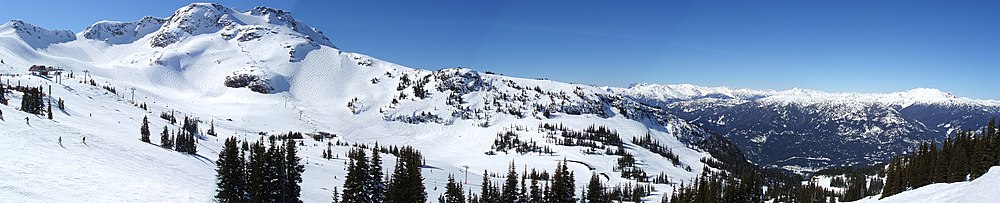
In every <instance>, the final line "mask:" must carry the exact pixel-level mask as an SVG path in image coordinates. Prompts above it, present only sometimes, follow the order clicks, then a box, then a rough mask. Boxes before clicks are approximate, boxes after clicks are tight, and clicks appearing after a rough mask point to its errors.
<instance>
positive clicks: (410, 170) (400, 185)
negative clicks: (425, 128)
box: [386, 146, 427, 203]
mask: <svg viewBox="0 0 1000 203" xmlns="http://www.w3.org/2000/svg"><path fill="white" fill-rule="evenodd" d="M421 168H423V156H422V155H420V152H418V151H417V150H416V149H413V147H410V146H406V147H403V148H402V149H400V150H399V158H398V159H397V160H396V169H395V170H394V171H393V173H392V181H390V183H389V192H388V193H387V195H386V202H389V203H410V202H427V192H426V191H425V189H424V183H423V181H424V178H423V175H421V172H420V170H421Z"/></svg>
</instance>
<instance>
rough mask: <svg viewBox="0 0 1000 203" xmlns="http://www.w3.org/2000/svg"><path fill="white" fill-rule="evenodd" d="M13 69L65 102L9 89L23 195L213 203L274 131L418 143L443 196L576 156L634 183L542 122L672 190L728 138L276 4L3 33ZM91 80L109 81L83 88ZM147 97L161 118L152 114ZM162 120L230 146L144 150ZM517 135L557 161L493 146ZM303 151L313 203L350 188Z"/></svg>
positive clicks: (13, 165) (11, 190)
mask: <svg viewBox="0 0 1000 203" xmlns="http://www.w3.org/2000/svg"><path fill="white" fill-rule="evenodd" d="M345 29H349V28H345ZM27 30H31V32H26V31H27ZM25 33H27V34H25ZM32 36H34V37H32ZM0 59H2V60H3V63H2V64H0V73H4V74H7V75H4V76H2V77H0V80H2V82H3V83H6V84H10V85H15V84H20V85H23V86H34V87H38V86H41V87H43V88H44V89H45V90H46V91H50V90H51V97H47V98H45V100H46V101H54V100H57V99H63V100H65V104H66V110H65V111H57V112H56V113H55V115H54V119H53V120H48V119H46V118H45V117H43V116H36V115H28V114H25V113H23V112H20V111H18V110H17V109H16V108H17V107H19V106H20V105H19V104H20V99H21V93H20V92H17V91H10V92H8V93H6V96H7V97H8V98H11V99H12V100H11V101H10V105H0V111H2V112H3V114H2V116H3V120H2V121H0V123H2V124H0V153H2V154H4V156H2V157H0V163H2V164H0V196H3V197H5V198H7V200H14V201H39V202H76V201H83V202H120V201H127V202H146V201H163V200H171V201H182V202H207V201H210V200H211V198H212V196H213V195H214V188H215V186H214V181H215V179H214V174H215V173H214V169H215V166H214V160H215V159H216V158H217V157H218V154H217V152H218V151H219V149H220V147H221V141H222V140H223V139H224V138H226V137H230V136H238V137H241V138H245V139H247V140H256V139H257V138H258V137H259V134H260V133H267V134H277V133H281V132H288V131H299V132H330V133H335V134H337V135H338V137H337V138H336V139H337V140H339V141H345V142H349V143H352V144H354V143H364V144H369V145H370V144H374V143H376V142H377V143H379V144H381V145H383V146H385V145H396V146H402V145H411V146H414V147H415V148H417V149H419V150H421V151H422V152H423V154H424V156H425V157H426V158H427V167H426V168H425V169H424V172H423V174H424V175H425V178H426V179H425V181H424V183H425V184H426V185H427V192H428V194H429V196H430V197H431V198H432V199H433V198H436V197H437V196H438V194H440V193H441V192H442V189H440V188H443V185H444V184H445V182H446V178H447V176H448V174H456V175H458V174H464V173H466V170H465V166H468V167H469V168H468V170H467V173H468V178H469V183H470V184H468V185H466V188H467V189H472V190H476V191H478V190H479V188H478V185H480V183H479V180H481V179H482V176H483V175H485V174H482V172H483V171H484V170H489V171H490V172H491V173H501V174H502V172H503V171H505V170H506V168H507V166H508V164H509V163H510V162H511V161H513V162H515V163H516V165H517V166H518V170H522V169H525V168H524V167H527V168H536V169H538V170H549V171H551V170H553V169H554V168H555V165H556V163H557V162H558V161H560V160H563V159H567V160H570V161H572V164H570V166H569V168H570V169H571V170H572V171H574V173H575V174H576V177H577V179H576V182H577V184H578V187H577V188H580V187H582V186H583V185H584V184H585V183H586V182H587V181H588V180H587V177H589V174H591V173H600V174H605V175H606V176H602V177H607V180H604V181H607V182H608V183H609V185H616V184H623V183H630V182H631V183H634V182H635V180H629V179H625V178H621V175H620V174H621V172H619V171H617V170H615V169H614V168H615V165H614V164H615V163H616V160H617V158H619V157H620V156H619V155H611V154H607V153H604V152H603V151H597V152H587V151H586V148H584V147H581V146H565V145H560V144H558V142H556V141H558V140H559V136H562V135H560V133H559V132H558V131H554V130H547V129H543V128H542V127H541V126H542V125H543V124H551V125H562V126H565V127H566V128H567V130H572V131H578V132H579V131H584V129H586V128H588V127H590V126H603V127H607V128H609V129H611V130H613V131H615V132H617V134H618V135H619V136H620V137H621V140H622V142H623V146H624V149H625V151H626V152H628V153H630V154H632V155H634V156H635V158H636V159H637V165H638V166H639V167H640V168H642V169H643V170H644V171H645V172H646V173H647V174H648V175H649V176H653V175H657V174H664V175H667V176H669V177H670V178H671V182H672V183H678V182H680V181H684V180H690V179H691V178H693V177H694V176H696V175H697V174H699V173H700V172H701V170H702V167H701V166H702V165H703V164H702V163H701V162H700V159H702V158H706V157H710V154H709V153H708V152H707V150H702V149H699V147H697V146H703V145H704V146H708V145H711V144H718V143H705V142H709V141H708V140H706V139H705V136H706V135H708V132H706V131H704V130H703V129H702V128H700V127H697V126H694V125H690V124H688V123H687V122H686V121H685V120H683V119H680V118H678V117H676V116H673V115H671V114H668V113H664V112H662V111H660V110H658V109H657V108H656V107H654V106H649V105H645V104H642V103H640V102H636V101H635V100H632V99H630V98H626V97H621V96H618V95H617V94H615V93H614V92H611V91H608V90H607V89H606V88H600V87H593V86H586V85H574V84H568V83H561V82H554V81H548V80H531V79H522V78H513V77H506V76H499V75H492V74H480V73H478V72H476V71H473V70H470V69H462V68H450V69H442V70H438V71H429V70H420V69H412V68H408V67H405V66H401V65H397V64H392V63H389V62H386V61H382V60H378V59H376V58H372V57H369V56H366V55H363V54H358V53H349V52H344V51H341V50H339V49H337V48H336V47H334V46H333V45H332V44H330V42H329V40H328V39H327V38H326V37H325V36H324V35H323V34H322V33H321V32H319V31H317V30H316V29H314V28H312V27H309V26H307V25H305V24H304V23H302V22H300V21H297V20H295V19H294V18H292V16H291V15H290V14H289V13H288V12H284V11H280V10H276V9H271V8H264V7H258V8H254V9H251V10H250V11H245V12H241V11H238V10H235V9H231V8H226V7H224V6H221V5H218V4H203V3H197V4H191V5H189V6H185V7H183V8H180V9H178V10H177V11H176V12H174V13H173V15H171V16H170V17H168V18H156V17H146V18H143V19H141V20H139V21H137V22H111V21H103V22H98V23H96V24H94V25H92V26H90V27H89V28H87V29H86V30H84V31H83V32H80V33H77V34H75V35H73V34H66V33H65V32H62V31H47V30H45V29H41V28H35V27H33V26H29V25H28V24H26V23H23V22H20V21H12V22H11V23H8V24H5V25H4V26H0ZM32 65H46V66H54V67H58V68H62V69H65V70H66V73H65V74H64V75H68V74H72V75H74V76H75V77H73V78H64V80H63V81H62V82H61V83H57V82H56V81H57V80H56V79H55V78H46V77H39V76H33V75H27V73H28V71H27V69H28V67H30V66H32ZM91 80H93V81H94V83H95V85H91V84H85V83H84V82H90V81H91ZM50 86H51V88H49V87H50ZM101 86H107V87H113V88H114V89H116V90H117V91H115V92H112V91H110V90H106V89H103V88H102V87H101ZM133 92H134V93H133ZM133 95H134V98H135V103H144V104H146V105H148V107H149V109H148V110H144V109H140V108H137V107H136V106H135V105H134V104H133V103H132V101H131V100H132V97H133ZM161 112H177V113H178V115H184V116H190V117H194V118H198V120H200V121H201V126H202V128H203V129H204V128H205V126H208V125H209V124H214V125H215V127H216V129H217V131H218V134H219V137H213V136H204V137H202V139H201V140H200V142H199V143H198V148H199V151H198V154H197V155H185V154H181V153H176V152H173V151H170V150H165V149H161V148H160V147H159V146H157V144H159V142H158V139H156V136H155V135H154V138H153V143H152V144H147V143H143V142H140V141H139V140H138V138H139V126H140V123H141V122H140V121H141V120H142V117H143V116H147V117H149V120H150V121H151V122H152V124H151V129H152V130H153V132H154V134H155V132H159V131H160V129H162V127H163V126H169V128H170V129H171V130H176V129H177V127H178V126H175V125H171V124H167V123H166V121H164V120H163V119H160V118H158V115H160V113H161ZM505 132H512V133H514V134H516V136H517V137H518V138H519V140H521V141H524V140H529V141H534V142H536V143H537V144H538V145H539V146H544V147H548V148H550V149H551V150H552V151H553V153H552V154H545V153H515V152H513V151H510V153H504V152H501V151H499V150H497V149H494V148H493V147H492V146H493V143H494V140H495V139H496V138H497V135H498V134H500V133H505ZM647 134H649V135H650V136H651V137H652V139H654V140H656V141H658V143H660V144H661V146H660V147H663V148H665V149H670V150H672V153H674V154H676V155H677V156H678V157H679V159H678V160H677V163H673V161H672V160H670V159H669V158H667V157H665V156H663V155H660V154H656V153H654V152H653V151H651V150H649V149H648V147H644V146H640V145H638V144H637V143H633V142H632V141H631V140H632V138H633V137H639V136H645V135H647ZM83 137H87V139H86V140H87V141H86V144H84V143H83ZM60 140H61V143H60ZM303 141H304V143H305V147H303V148H302V151H301V152H300V154H299V156H300V157H303V162H304V163H306V172H305V174H304V176H305V177H304V179H305V180H304V182H303V183H302V185H303V192H302V198H303V199H304V200H306V202H329V200H330V198H331V195H332V191H331V190H332V189H333V188H335V187H340V186H341V184H342V181H343V178H344V175H345V171H344V164H345V162H346V161H345V160H344V159H343V158H342V157H344V156H343V154H344V152H346V150H348V148H347V147H336V148H335V150H334V151H335V152H336V153H335V154H338V155H340V156H339V158H337V159H333V160H325V159H322V158H320V155H321V154H322V150H324V149H326V147H325V146H324V145H325V144H326V142H318V141H314V140H311V139H306V140H303ZM489 154H495V155H489ZM386 156H388V155H386ZM384 160H394V158H393V157H391V156H390V157H385V158H384ZM386 162H387V163H386V166H385V168H392V163H391V161H386ZM494 181H497V179H494ZM654 187H655V188H656V191H654V192H653V194H654V195H652V196H650V197H647V198H646V199H647V200H649V201H657V200H659V195H662V194H664V193H668V192H670V191H671V189H670V184H654ZM578 192H580V191H579V190H578Z"/></svg>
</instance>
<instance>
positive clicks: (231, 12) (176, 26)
mask: <svg viewBox="0 0 1000 203" xmlns="http://www.w3.org/2000/svg"><path fill="white" fill-rule="evenodd" d="M261 29H266V30H267V31H268V32H258V31H260V30H261ZM220 32H221V33H220ZM245 32H257V33H254V34H251V35H254V36H257V35H259V33H265V34H266V33H272V34H276V33H282V34H291V35H295V36H298V37H300V38H304V39H306V40H308V41H309V42H314V43H317V44H320V45H326V46H329V47H333V44H332V43H330V40H329V38H327V37H326V36H324V35H323V33H322V32H320V31H318V30H316V29H315V28H313V27H309V26H307V25H305V24H304V23H302V22H300V21H298V20H295V18H294V17H292V15H291V13H289V12H287V11H283V10H279V9H274V8H268V7H255V8H253V9H251V10H250V11H247V12H240V11H238V10H236V9H232V8H228V7H225V6H222V5H220V4H211V3H193V4H190V5H187V6H184V7H182V8H180V9H178V10H177V11H174V14H173V15H171V16H170V17H169V18H167V20H166V22H165V23H164V24H163V25H162V26H161V28H160V29H159V31H157V32H156V34H155V35H154V36H153V38H152V42H151V45H152V46H153V47H165V46H168V45H170V44H173V43H175V42H177V41H180V40H181V39H182V38H184V37H187V36H194V35H201V34H210V33H219V34H222V35H223V36H224V37H225V36H245V35H247V33H245ZM244 39H245V38H244Z"/></svg>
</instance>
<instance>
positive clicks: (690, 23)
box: [0, 0, 1000, 99]
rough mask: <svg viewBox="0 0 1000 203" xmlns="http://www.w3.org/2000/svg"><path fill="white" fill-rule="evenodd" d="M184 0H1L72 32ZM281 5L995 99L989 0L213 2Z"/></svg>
mask: <svg viewBox="0 0 1000 203" xmlns="http://www.w3.org/2000/svg"><path fill="white" fill-rule="evenodd" d="M188 3H189V2H186V1H96V2H90V1H88V2H83V1H49V0H33V1H18V2H6V3H5V6H4V7H6V8H8V9H4V11H3V12H0V19H3V20H6V19H23V20H25V21H27V22H30V23H33V24H36V25H39V26H42V27H45V28H49V29H70V30H73V31H75V32H78V31H80V30H82V29H84V28H85V27H86V26H87V25H90V24H92V23H94V22H96V21H98V20H118V21H133V20H137V19H139V18H141V17H142V16H145V15H151V16H158V17H167V16H169V15H170V14H171V13H172V12H173V11H174V10H176V9H177V8H179V7H181V6H184V5H186V4H188ZM219 3H222V4H225V5H227V6H229V7H233V8H237V9H239V10H246V9H249V8H252V7H253V6H256V5H264V6H270V7H275V8H279V9H283V10H287V11H291V12H292V13H293V15H294V16H295V17H296V18H298V19H299V20H302V21H304V22H306V23H307V24H309V25H311V26H313V27H317V28H318V29H320V30H322V31H323V32H325V33H326V34H327V35H328V36H329V37H330V38H331V40H332V41H333V43H334V44H335V45H337V46H338V47H340V48H342V49H344V50H346V51H352V52H360V53H365V54H368V55H372V56H375V57H378V58H381V59H384V60H388V61H392V62H395V63H399V64H402V65H406V66H410V67H416V68H424V69H440V68H447V67H456V66H462V67H471V68H474V69H477V70H481V71H493V72H497V73H503V74H505V75H511V76H519V77H528V78H537V77H546V78H551V79H553V80H560V81H567V82H576V83H585V84H594V85H612V86H627V85H629V84H631V83H661V84H679V83H690V84H696V85H705V86H730V87H740V88H758V89H788V88H792V87H800V88H808V89H817V90H823V91H830V92H848V91H850V92H893V91H904V90H908V89H912V88H917V87H931V88H939V89H942V90H944V91H949V92H953V93H955V94H956V95H959V96H964V97H972V98H983V99H1000V88H994V87H1000V82H997V81H998V80H996V79H995V78H997V77H1000V12H998V11H1000V1H954V0H952V1H880V0H865V1H754V2H746V1H601V0H585V1H527V0H525V1H481V0H465V1H288V0H285V1H251V0H242V1H220V2H219Z"/></svg>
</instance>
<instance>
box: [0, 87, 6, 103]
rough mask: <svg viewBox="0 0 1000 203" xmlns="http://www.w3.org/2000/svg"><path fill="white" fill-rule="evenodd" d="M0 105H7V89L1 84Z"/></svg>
mask: <svg viewBox="0 0 1000 203" xmlns="http://www.w3.org/2000/svg"><path fill="white" fill-rule="evenodd" d="M0 104H3V105H7V89H5V88H4V85H3V84H0Z"/></svg>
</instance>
